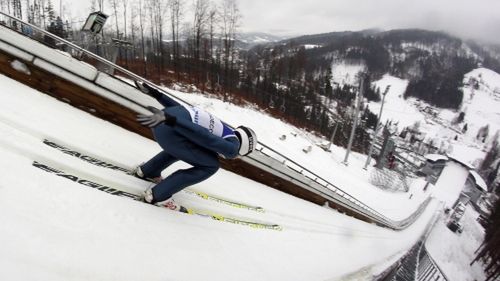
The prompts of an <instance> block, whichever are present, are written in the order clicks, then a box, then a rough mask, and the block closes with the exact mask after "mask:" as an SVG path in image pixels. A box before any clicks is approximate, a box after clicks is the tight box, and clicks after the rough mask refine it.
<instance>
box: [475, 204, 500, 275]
mask: <svg viewBox="0 0 500 281" xmlns="http://www.w3.org/2000/svg"><path fill="white" fill-rule="evenodd" d="M476 253H477V255H476V257H475V258H474V260H473V261H472V262H471V265H472V264H474V263H475V262H476V261H478V260H482V261H483V264H484V270H485V273H486V281H495V280H498V279H499V278H500V200H498V201H497V202H496V204H495V208H494V209H493V212H492V213H491V215H490V217H489V219H488V224H487V226H486V228H485V236H484V241H483V243H482V244H481V246H480V247H479V248H478V249H477V250H476Z"/></svg>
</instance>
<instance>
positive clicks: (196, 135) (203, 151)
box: [141, 94, 240, 202]
mask: <svg viewBox="0 0 500 281" xmlns="http://www.w3.org/2000/svg"><path fill="white" fill-rule="evenodd" d="M157 100H158V102H160V103H161V104H162V105H163V106H164V107H165V108H164V109H163V111H164V112H166V113H167V114H168V115H170V116H174V117H175V118H176V122H175V125H173V126H169V125H166V124H164V123H161V124H159V125H158V126H156V127H154V128H153V133H154V137H155V140H156V142H158V144H159V145H160V146H161V148H162V149H163V151H162V152H160V153H158V154H157V155H156V156H154V157H153V158H152V159H151V160H149V161H147V162H146V163H144V164H143V165H142V166H141V170H142V172H143V173H144V176H146V177H148V178H155V177H159V176H160V175H161V172H162V171H163V170H164V169H166V168H167V167H168V166H170V165H171V164H173V163H174V162H176V161H178V160H181V161H184V162H186V163H188V164H190V165H191V166H192V167H191V168H189V169H185V170H178V171H176V172H174V173H173V174H171V175H169V176H168V177H166V178H165V179H164V180H162V181H161V182H160V183H159V184H157V185H156V186H155V187H153V189H152V191H153V201H154V202H160V201H164V200H166V199H168V198H170V197H171V196H172V195H173V194H175V193H177V192H179V191H181V190H182V189H184V188H186V187H188V186H190V185H193V184H196V183H199V182H201V181H203V180H205V179H207V178H209V177H210V176H212V175H213V174H215V172H217V170H218V169H219V159H218V157H217V155H222V156H223V157H224V158H235V157H237V156H238V150H239V147H240V142H239V140H238V138H237V137H236V135H235V134H234V131H233V129H231V128H230V127H229V126H228V125H227V124H225V123H223V122H222V121H220V120H219V119H217V118H216V117H214V116H212V115H211V114H209V113H207V112H205V111H203V110H201V109H198V108H194V107H193V108H191V107H184V106H183V105H181V104H179V103H178V102H177V101H175V100H173V99H172V98H170V97H168V96H166V95H163V94H162V95H161V96H160V97H159V98H158V99H157ZM200 119H203V120H200Z"/></svg>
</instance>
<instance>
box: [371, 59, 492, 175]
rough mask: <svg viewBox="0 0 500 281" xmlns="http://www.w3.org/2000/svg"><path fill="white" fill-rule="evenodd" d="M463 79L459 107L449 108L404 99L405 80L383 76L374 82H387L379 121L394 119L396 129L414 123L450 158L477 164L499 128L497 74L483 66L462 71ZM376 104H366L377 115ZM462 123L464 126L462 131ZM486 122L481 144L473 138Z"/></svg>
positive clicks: (427, 139)
mask: <svg viewBox="0 0 500 281" xmlns="http://www.w3.org/2000/svg"><path fill="white" fill-rule="evenodd" d="M471 77H473V78H474V79H475V80H476V81H478V83H479V84H478V87H479V88H478V89H477V90H475V89H473V86H472V84H469V81H471V80H470V78H471ZM464 82H465V83H467V84H465V87H464V88H463V92H464V101H463V103H462V107H461V109H460V110H458V111H452V110H446V109H436V108H433V107H432V106H430V105H428V104H426V103H424V102H422V101H419V100H417V99H415V98H408V99H404V97H403V95H404V92H405V90H406V86H407V85H408V81H407V80H402V79H399V78H396V77H393V76H390V75H385V76H384V77H383V78H382V79H381V80H379V81H375V82H374V85H375V86H376V87H379V88H380V89H381V90H383V89H385V87H386V86H387V85H391V89H390V91H389V92H388V94H387V96H386V99H385V105H384V110H383V114H382V118H381V119H382V121H383V122H385V121H392V122H393V123H394V122H397V123H398V124H399V129H400V130H402V129H403V128H404V127H412V126H414V125H415V123H417V122H418V123H419V127H420V131H422V132H424V133H425V142H429V141H431V140H432V141H433V143H434V145H435V146H437V147H441V146H442V147H444V148H445V150H447V152H448V153H449V154H450V155H451V156H452V157H454V158H456V159H459V160H461V161H463V162H464V163H467V164H470V165H472V166H474V165H477V163H478V159H482V158H483V157H484V153H485V150H486V148H487V147H488V145H489V144H490V143H491V141H492V139H493V136H494V134H495V132H497V131H498V130H499V129H500V115H499V114H500V112H499V110H498V108H500V75H499V74H498V73H496V72H494V71H492V70H489V69H486V68H478V69H475V70H473V71H471V72H470V73H468V74H466V75H465V77H464ZM380 105H381V103H380V102H378V103H375V102H370V103H369V107H370V110H371V111H372V112H374V113H375V114H378V112H379V109H380ZM461 111H462V112H464V113H465V118H464V121H463V122H461V123H458V124H456V123H454V120H455V119H456V118H457V116H458V115H459V113H460V112H461ZM465 124H467V127H468V129H467V130H466V132H465V133H462V130H463V127H464V126H465ZM486 125H488V126H489V137H488V138H487V139H486V141H485V142H484V143H483V142H482V141H481V140H477V139H476V135H477V133H478V130H479V129H480V128H481V127H483V126H486ZM455 137H456V138H457V139H456V140H455Z"/></svg>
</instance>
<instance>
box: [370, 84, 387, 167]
mask: <svg viewBox="0 0 500 281" xmlns="http://www.w3.org/2000/svg"><path fill="white" fill-rule="evenodd" d="M390 88H391V85H387V87H386V88H385V90H384V93H383V94H382V105H381V106H380V111H379V113H378V118H377V125H376V126H375V130H374V131H373V138H372V143H371V144H370V149H369V150H368V157H367V158H366V163H365V166H364V167H363V169H365V170H366V169H367V167H368V165H369V164H370V160H371V159H372V158H371V157H372V151H373V145H374V144H375V140H376V138H377V134H378V130H379V128H380V124H381V122H380V118H382V110H383V109H384V101H385V95H387V92H389V89H390Z"/></svg>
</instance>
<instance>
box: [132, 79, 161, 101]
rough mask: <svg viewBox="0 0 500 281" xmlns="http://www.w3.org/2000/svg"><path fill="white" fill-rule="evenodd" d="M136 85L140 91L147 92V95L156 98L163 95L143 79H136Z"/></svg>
mask: <svg viewBox="0 0 500 281" xmlns="http://www.w3.org/2000/svg"><path fill="white" fill-rule="evenodd" d="M134 84H135V86H136V87H137V89H139V91H141V92H143V93H145V94H146V95H148V96H150V97H153V98H155V99H160V98H161V96H162V93H161V92H160V91H158V90H156V89H155V88H152V87H151V86H149V85H148V84H146V83H142V82H141V81H134Z"/></svg>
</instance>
